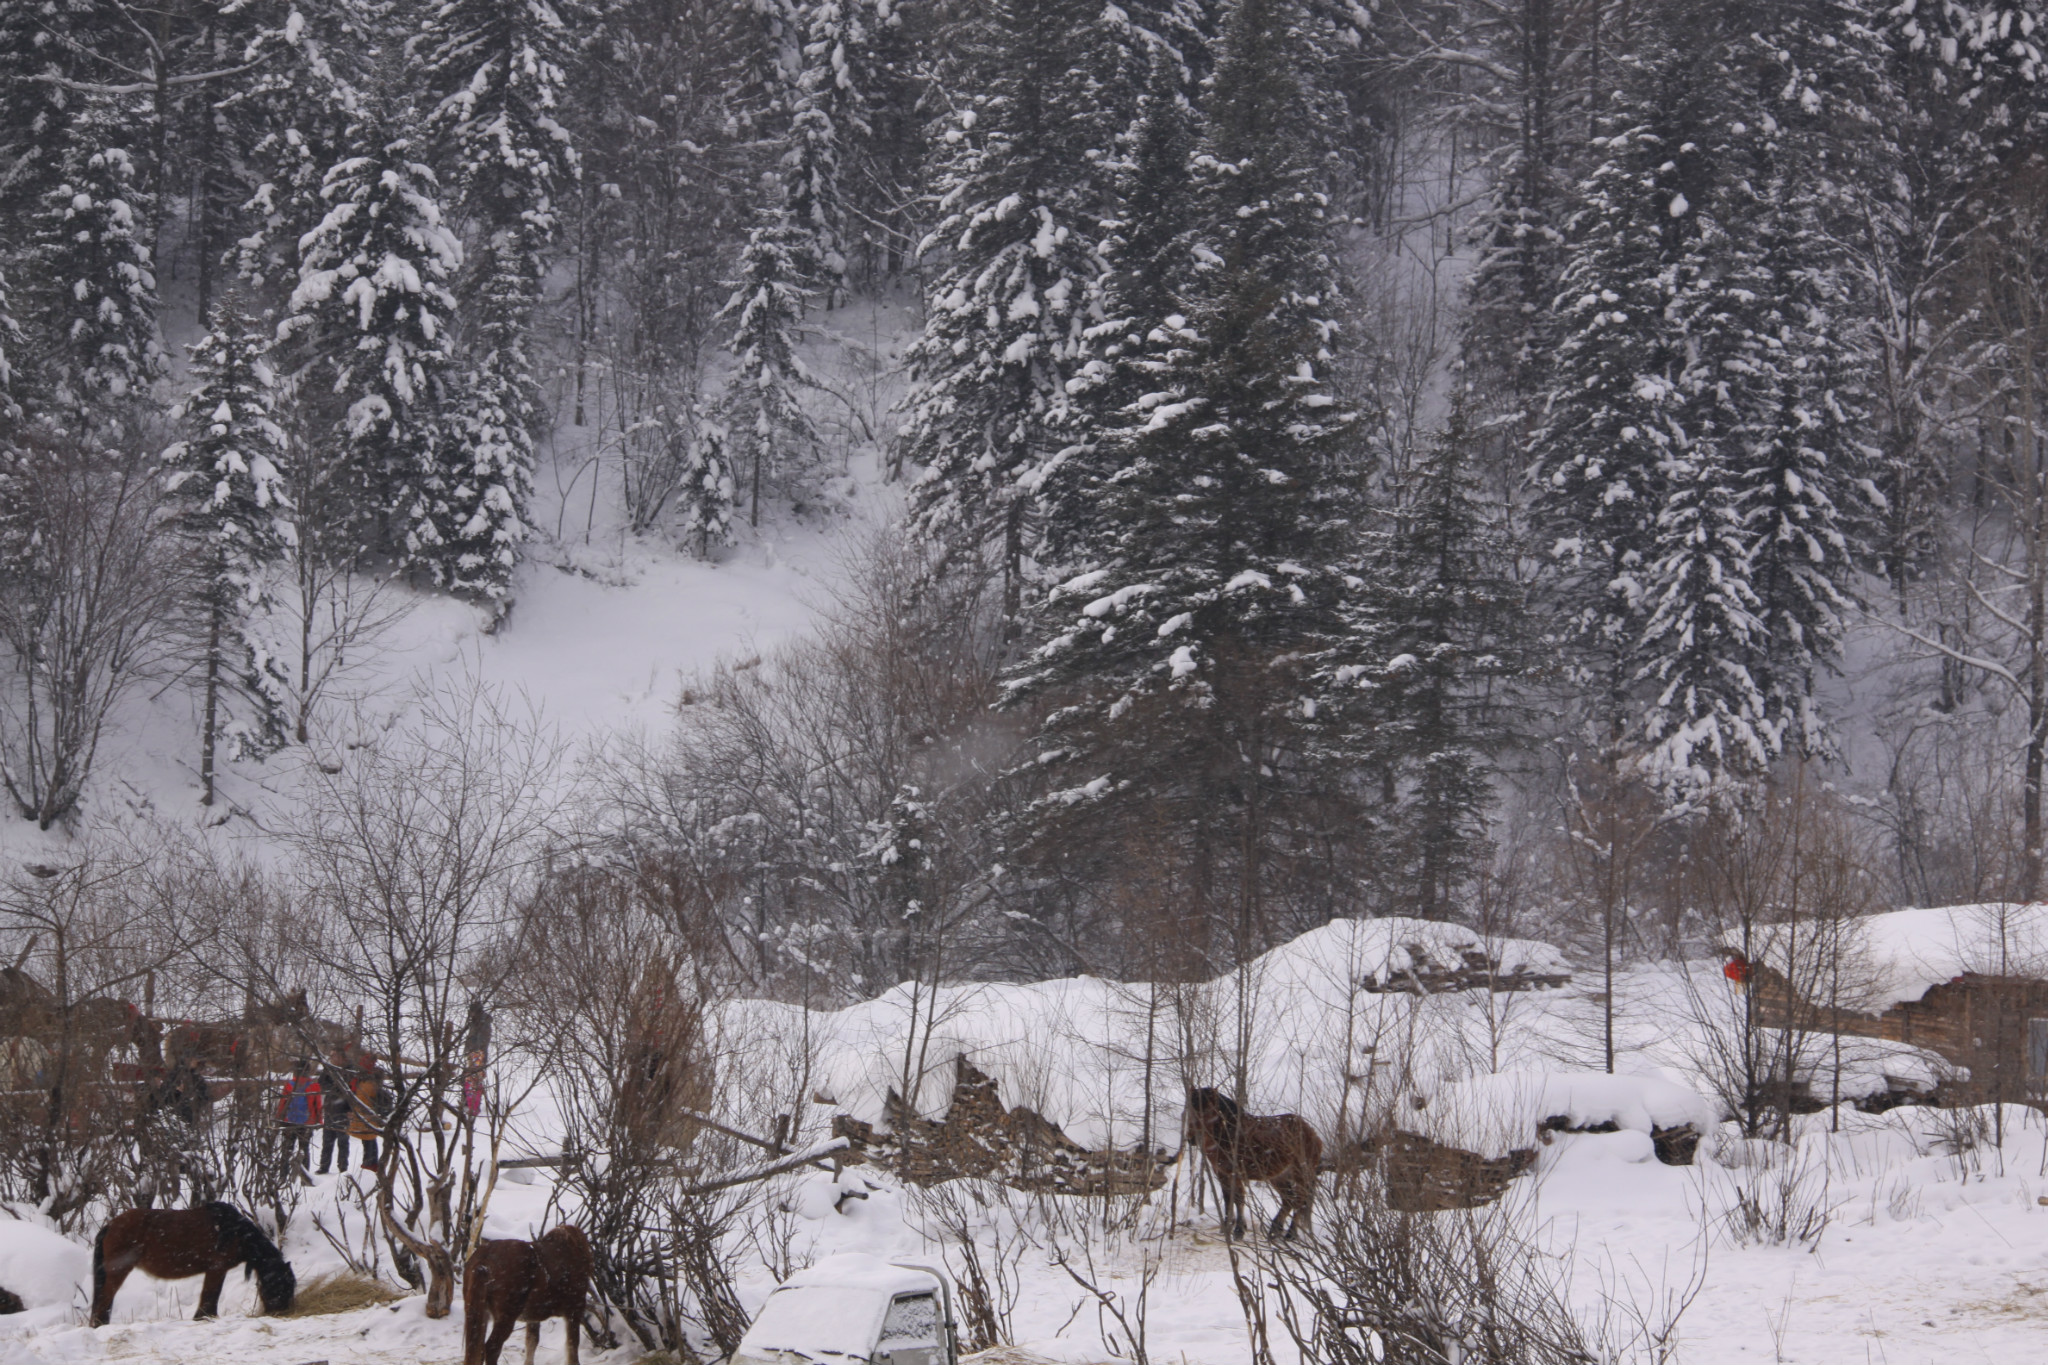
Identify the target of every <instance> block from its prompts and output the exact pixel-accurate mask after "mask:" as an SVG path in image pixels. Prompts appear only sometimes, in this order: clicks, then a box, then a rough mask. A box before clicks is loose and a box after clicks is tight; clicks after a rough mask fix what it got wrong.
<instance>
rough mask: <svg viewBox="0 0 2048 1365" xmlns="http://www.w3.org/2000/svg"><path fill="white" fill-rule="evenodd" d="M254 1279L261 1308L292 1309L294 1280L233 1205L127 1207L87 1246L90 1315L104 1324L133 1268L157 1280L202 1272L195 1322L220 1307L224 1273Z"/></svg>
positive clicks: (274, 1250)
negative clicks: (89, 1250) (89, 1249)
mask: <svg viewBox="0 0 2048 1365" xmlns="http://www.w3.org/2000/svg"><path fill="white" fill-rule="evenodd" d="M236 1266H241V1267H242V1275H243V1277H244V1278H247V1277H248V1276H249V1275H251V1274H254V1275H255V1277H256V1293H257V1296H258V1297H259V1298H261V1299H262V1300H263V1311H264V1312H266V1313H289V1312H290V1311H291V1308H292V1300H293V1299H294V1298H295V1297H296V1296H297V1294H298V1283H299V1282H298V1277H297V1276H295V1275H294V1274H293V1273H292V1266H291V1262H290V1261H287V1260H286V1259H285V1258H284V1255H283V1253H282V1252H280V1251H279V1250H278V1249H277V1246H276V1244H275V1243H273V1242H272V1241H271V1240H270V1239H269V1238H268V1237H265V1236H264V1235H263V1229H261V1228H259V1227H257V1226H256V1225H255V1224H254V1223H252V1222H250V1221H249V1216H248V1215H247V1214H245V1213H243V1212H242V1211H241V1210H240V1209H238V1208H236V1207H235V1206H234V1205H232V1204H222V1203H218V1202H216V1203H212V1204H201V1205H200V1206H199V1207H198V1208H196V1209H130V1210H128V1212H126V1213H117V1214H115V1215H114V1216H113V1217H112V1218H111V1219H109V1220H108V1221H107V1225H106V1227H104V1228H102V1229H100V1235H99V1237H98V1239H97V1240H95V1241H94V1242H93V1244H92V1315H91V1317H90V1318H88V1319H87V1321H88V1322H90V1323H91V1325H92V1326H94V1327H104V1326H106V1323H107V1315H108V1314H109V1313H111V1312H112V1311H113V1308H114V1295H116V1294H117V1293H119V1292H120V1290H121V1283H122V1281H124V1280H126V1279H127V1278H128V1274H129V1272H130V1271H134V1270H140V1271H141V1272H142V1273H143V1274H145V1275H148V1276H150V1277H151V1278H153V1279H158V1280H183V1279H187V1278H190V1277H191V1276H193V1275H204V1276H205V1277H206V1282H205V1283H204V1284H203V1285H201V1286H200V1288H199V1311H198V1312H197V1313H194V1314H193V1315H192V1316H193V1318H194V1320H195V1321H196V1320H197V1319H200V1318H210V1317H213V1316H215V1315H216V1314H217V1313H219V1311H220V1289H221V1284H222V1282H224V1281H225V1280H226V1279H227V1276H228V1272H229V1271H230V1270H233V1269H234V1268H235V1267H236Z"/></svg>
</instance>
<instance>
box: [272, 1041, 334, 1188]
mask: <svg viewBox="0 0 2048 1365" xmlns="http://www.w3.org/2000/svg"><path fill="white" fill-rule="evenodd" d="M311 1073H312V1068H311V1067H310V1066H308V1065H307V1064H306V1059H305V1058H304V1057H301V1058H299V1059H298V1060H297V1061H295V1062H293V1063H292V1075H291V1079H290V1080H288V1081H286V1082H285V1083H284V1093H283V1094H282V1095H280V1096H278V1100H277V1121H278V1123H279V1124H280V1125H282V1126H283V1128H284V1142H285V1150H286V1151H287V1153H289V1154H291V1155H292V1156H293V1158H294V1159H295V1160H296V1161H297V1163H298V1167H299V1174H300V1175H301V1176H303V1175H305V1173H306V1167H307V1166H308V1165H310V1164H311V1162H312V1159H313V1133H314V1130H316V1129H318V1128H319V1127H320V1126H321V1121H322V1119H323V1118H325V1115H324V1114H323V1112H322V1105H321V1100H322V1098H323V1096H322V1095H321V1093H320V1078H319V1077H317V1076H314V1075H312V1074H311Z"/></svg>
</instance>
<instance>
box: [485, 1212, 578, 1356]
mask: <svg viewBox="0 0 2048 1365" xmlns="http://www.w3.org/2000/svg"><path fill="white" fill-rule="evenodd" d="M590 1271H591V1261H590V1243H589V1242H588V1241H586V1240H585V1239H584V1236H583V1229H581V1228H579V1227H577V1226H576V1225H575V1224H574V1223H564V1224H562V1225H561V1226H560V1227H557V1228H551V1229H549V1231H548V1232H547V1233H546V1234H544V1235H543V1236H541V1237H540V1238H539V1239H538V1240H537V1241H532V1242H514V1241H496V1240H492V1241H487V1242H485V1243H484V1244H483V1245H482V1246H479V1247H478V1248H477V1249H476V1254H475V1255H473V1256H471V1257H470V1258H469V1270H468V1272H467V1273H466V1274H464V1276H463V1278H462V1365H498V1353H499V1352H500V1351H502V1350H504V1349H505V1338H507V1337H509V1336H511V1335H512V1325H513V1324H514V1323H519V1322H523V1323H525V1324H526V1365H533V1353H534V1352H535V1351H536V1350H538V1349H539V1348H540V1325H541V1324H542V1323H543V1322H546V1321H547V1320H548V1319H549V1318H561V1319H563V1322H564V1325H565V1326H566V1327H567V1328H568V1333H569V1354H568V1357H567V1359H568V1361H569V1365H577V1360H578V1357H577V1353H576V1345H577V1338H576V1333H577V1330H578V1328H579V1327H580V1326H581V1324H582V1322H583V1304H584V1300H585V1299H586V1298H588V1297H589V1294H590ZM486 1334H488V1335H486Z"/></svg>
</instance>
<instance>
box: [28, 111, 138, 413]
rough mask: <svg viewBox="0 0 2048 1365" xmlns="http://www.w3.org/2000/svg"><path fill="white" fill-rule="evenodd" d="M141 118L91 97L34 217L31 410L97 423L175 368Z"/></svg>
mask: <svg viewBox="0 0 2048 1365" xmlns="http://www.w3.org/2000/svg"><path fill="white" fill-rule="evenodd" d="M135 132H136V122H135V121H134V120H131V119H129V118H127V117H126V115H125V112H124V110H123V109H122V108H121V107H120V106H119V105H118V104H117V103H115V102H114V101H113V100H112V99H111V98H101V97H89V98H88V100H87V102H86V106H85V108H83V109H82V110H80V111H79V112H77V113H76V114H75V115H74V116H73V118H72V120H71V123H70V126H69V128H68V129H67V132H66V139H65V144H64V149H63V151H62V152H61V153H60V155H59V159H58V168H59V174H58V177H57V183H56V184H55V185H54V186H52V188H51V189H50V190H49V191H48V192H47V193H46V194H45V195H44V197H43V202H42V204H41V206H40V209H39V211H38V212H37V214H36V217H35V220H34V223H33V238H32V241H31V245H30V250H29V253H28V261H27V269H26V270H25V271H24V278H23V288H22V293H23V295H24V298H23V302H24V304H25V305H26V306H25V307H24V308H23V309H22V313H21V316H20V320H21V322H22V323H24V324H25V327H26V330H27V333H28V337H27V343H26V345H25V346H24V347H23V351H24V355H23V361H24V363H23V365H22V366H20V368H22V369H24V370H26V371H29V374H28V375H26V376H24V379H25V382H24V384H23V391H22V392H21V394H20V397H21V398H22V400H23V403H24V406H25V407H27V408H28V409H29V410H30V411H31V412H32V413H36V414H43V415H48V416H51V417H54V418H57V419H58V420H62V421H66V422H71V423H77V424H81V425H86V426H92V425H99V424H102V423H105V422H108V421H118V420H119V413H120V411H121V409H122V408H123V407H124V406H125V405H126V404H128V403H129V402H131V401H139V400H141V399H143V398H145V397H146V396H147V394H148V392H149V389H150V386H151V385H153V384H154V383H155V382H156V381H157V380H158V379H159V378H160V377H162V375H163V373H164V369H165V364H164V352H163V341H162V338H161V335H160V333H159V331H158V327H157V307H158V305H157V292H156V272H155V268H154V265H153V262H152V253H151V251H150V245H149V241H148V233H149V231H150V225H151V224H153V223H154V222H155V221H156V214H155V208H154V199H153V197H152V196H151V194H150V190H149V186H148V177H147V176H146V175H144V174H143V168H142V166H141V164H140V162H139V160H138V157H137V155H136V154H135V151H134V149H133V144H134V142H135V137H134V134H135Z"/></svg>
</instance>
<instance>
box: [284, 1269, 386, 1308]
mask: <svg viewBox="0 0 2048 1365" xmlns="http://www.w3.org/2000/svg"><path fill="white" fill-rule="evenodd" d="M404 1297H405V1291H404V1290H402V1289H398V1288H396V1287H394V1286H392V1285H388V1284H386V1283H384V1281H382V1280H379V1279H376V1278H374V1277H372V1276H369V1275H358V1274H357V1273H356V1272H355V1271H353V1270H337V1271H333V1272H331V1273H329V1274H326V1275H315V1276H314V1277H313V1278H312V1279H310V1280H308V1281H306V1282H305V1283H304V1284H302V1285H300V1286H299V1292H298V1297H297V1298H295V1299H294V1300H293V1302H292V1311H291V1312H290V1313H289V1314H287V1315H286V1316H288V1317H294V1318H320V1317H326V1316H328V1315H330V1314H333V1313H353V1312H355V1311H356V1310H357V1309H358V1308H375V1307H376V1306H377V1305H379V1304H384V1303H391V1302H392V1301H394V1300H396V1299H402V1298H404Z"/></svg>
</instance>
